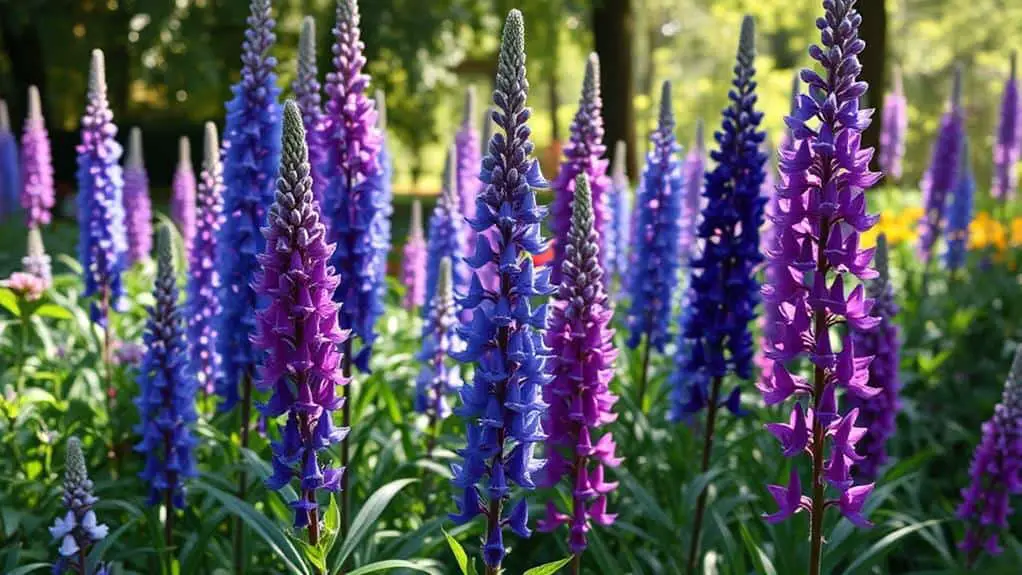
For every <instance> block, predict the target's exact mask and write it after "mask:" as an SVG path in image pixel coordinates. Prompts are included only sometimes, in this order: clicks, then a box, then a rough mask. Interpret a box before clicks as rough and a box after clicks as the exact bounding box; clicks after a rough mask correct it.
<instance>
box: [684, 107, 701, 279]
mask: <svg viewBox="0 0 1022 575" xmlns="http://www.w3.org/2000/svg"><path fill="white" fill-rule="evenodd" d="M681 169H682V173H683V174H684V178H685V184H684V188H685V191H684V193H683V195H682V198H681V210H680V214H679V215H680V217H681V222H680V223H679V228H678V254H679V256H680V257H681V260H682V261H683V262H686V263H687V262H689V261H691V259H692V258H693V257H694V256H695V253H694V250H695V248H696V232H697V231H698V228H699V219H700V213H699V212H700V208H701V205H700V204H701V203H702V200H703V189H704V186H705V183H706V173H705V169H706V147H705V144H704V142H703V121H702V120H697V121H696V135H695V139H694V140H693V142H692V147H691V148H689V151H688V154H687V155H686V156H685V163H684V164H683V165H682V168H681Z"/></svg>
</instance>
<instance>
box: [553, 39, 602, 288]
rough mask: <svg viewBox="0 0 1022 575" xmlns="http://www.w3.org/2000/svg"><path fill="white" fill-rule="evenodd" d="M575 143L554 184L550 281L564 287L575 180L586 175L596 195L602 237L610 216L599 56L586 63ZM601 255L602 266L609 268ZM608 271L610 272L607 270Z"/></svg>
mask: <svg viewBox="0 0 1022 575" xmlns="http://www.w3.org/2000/svg"><path fill="white" fill-rule="evenodd" d="M570 132H571V140H570V141H569V142H568V144H567V145H566V146H565V147H564V160H563V161H562V162H561V171H560V172H559V173H558V174H557V178H555V179H554V181H553V182H551V183H550V187H551V189H553V191H554V204H553V216H554V218H553V232H554V261H553V264H552V266H551V270H552V271H551V274H550V281H551V282H552V283H553V284H554V285H559V284H560V283H561V262H563V261H564V254H565V250H566V249H567V248H566V247H565V244H566V243H567V242H568V232H569V231H570V228H571V215H572V212H571V198H572V195H573V194H574V190H575V180H576V177H577V176H578V175H579V174H585V175H586V178H588V180H589V186H590V189H591V190H592V193H593V212H594V214H595V218H596V220H595V222H596V232H597V233H598V234H602V233H603V231H604V229H606V227H607V222H608V221H609V218H608V214H607V203H606V202H607V198H606V195H607V192H608V191H609V189H610V178H608V177H607V160H606V159H605V158H604V155H605V154H606V152H607V147H606V146H604V145H603V100H602V99H600V60H599V58H598V57H597V56H596V54H595V53H593V54H589V59H588V60H586V71H585V77H584V79H583V80H582V96H581V97H580V98H579V101H578V111H577V112H575V119H574V120H572V122H571V130H570ZM603 259H604V258H603V255H602V254H600V265H606V262H604V261H603ZM604 269H606V268H604Z"/></svg>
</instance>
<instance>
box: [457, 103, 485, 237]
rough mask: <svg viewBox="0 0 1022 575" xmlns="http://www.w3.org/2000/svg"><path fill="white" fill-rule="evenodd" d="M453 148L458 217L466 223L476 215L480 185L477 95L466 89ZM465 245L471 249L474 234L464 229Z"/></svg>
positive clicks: (469, 228) (467, 227)
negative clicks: (455, 160) (455, 157)
mask: <svg viewBox="0 0 1022 575" xmlns="http://www.w3.org/2000/svg"><path fill="white" fill-rule="evenodd" d="M454 146H455V148H456V149H457V151H458V153H457V154H456V155H457V158H458V176H457V181H458V198H459V201H458V208H459V210H458V211H460V212H461V215H462V216H463V217H465V218H467V219H471V218H474V217H475V215H476V196H477V195H479V190H480V189H481V187H482V182H480V181H479V165H480V163H481V162H482V152H481V150H480V144H479V131H478V129H477V128H476V91H475V88H474V87H472V86H469V87H468V88H466V89H465V110H464V116H462V120H461V126H459V127H458V132H457V133H456V134H455V135H454ZM464 228H465V229H464V230H463V231H464V234H465V243H464V244H463V245H466V246H470V245H472V244H473V243H474V238H475V232H474V231H472V228H471V227H469V226H465V227H464Z"/></svg>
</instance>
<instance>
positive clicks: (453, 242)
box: [422, 146, 469, 319]
mask: <svg viewBox="0 0 1022 575" xmlns="http://www.w3.org/2000/svg"><path fill="white" fill-rule="evenodd" d="M456 153H457V148H456V147H455V146H451V147H450V148H449V149H448V152H447V169H446V170H444V181H445V183H444V187H443V190H441V192H440V197H439V198H438V199H437V203H436V206H435V207H434V208H433V215H432V216H431V217H430V218H429V235H427V236H426V305H425V306H424V307H423V308H422V315H423V317H428V316H429V313H430V307H431V305H432V301H433V297H434V295H436V289H437V282H438V279H439V277H440V262H441V261H442V260H444V259H449V260H450V261H451V263H452V266H451V267H452V274H453V275H452V280H453V281H454V292H455V293H465V290H466V288H467V287H468V280H469V278H468V266H466V265H465V257H466V256H467V255H468V248H467V246H465V245H464V244H462V240H463V239H464V238H465V234H464V232H463V231H462V230H463V228H464V227H465V226H466V225H467V224H466V222H465V218H464V217H463V216H462V215H461V213H460V212H458V190H457V182H458V181H457V179H456V175H457V172H456V169H457V159H456V158H455V157H454V156H455V154H456ZM466 319H467V318H466Z"/></svg>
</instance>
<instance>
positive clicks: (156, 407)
mask: <svg viewBox="0 0 1022 575" xmlns="http://www.w3.org/2000/svg"><path fill="white" fill-rule="evenodd" d="M170 237H171V232H170V227H169V226H168V225H167V224H163V225H161V226H160V229H159V231H158V232H157V237H156V255H157V260H156V266H157V267H156V284H155V286H154V288H153V299H154V300H155V302H156V303H155V304H154V305H153V307H152V308H150V309H149V321H148V322H146V330H145V337H144V341H145V346H146V351H145V356H144V357H143V358H142V367H141V368H140V370H139V374H138V389H139V395H138V397H137V398H135V405H136V406H137V407H138V418H139V423H138V425H137V426H136V427H135V432H136V433H138V434H139V435H141V436H142V440H141V441H140V442H139V443H138V444H137V445H136V446H135V451H137V452H139V453H142V454H144V455H145V468H144V469H143V470H142V472H141V473H139V477H140V478H142V480H143V481H145V482H146V483H148V485H149V504H150V505H156V504H158V503H160V502H161V501H165V502H166V504H167V507H168V509H167V512H168V513H171V510H170V506H171V505H173V506H174V507H176V508H178V509H183V508H184V506H185V498H184V495H185V488H184V480H185V479H188V478H189V477H194V476H195V473H196V472H195V458H194V454H193V453H192V448H193V447H194V446H195V443H196V440H195V439H194V438H193V437H192V430H191V427H192V425H193V424H194V423H195V420H196V413H195V392H196V391H197V389H198V386H197V385H196V381H195V376H194V374H193V373H192V369H191V366H190V365H189V361H188V340H187V339H185V330H184V322H183V318H182V317H181V310H180V307H179V304H178V295H179V294H178V291H179V290H178V288H177V273H176V271H175V270H174V253H173V247H172V246H171V239H170Z"/></svg>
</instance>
